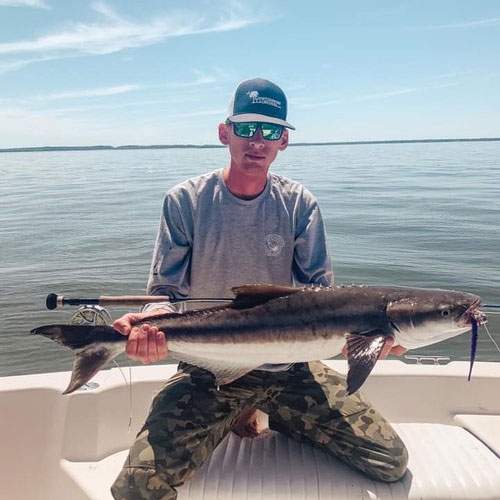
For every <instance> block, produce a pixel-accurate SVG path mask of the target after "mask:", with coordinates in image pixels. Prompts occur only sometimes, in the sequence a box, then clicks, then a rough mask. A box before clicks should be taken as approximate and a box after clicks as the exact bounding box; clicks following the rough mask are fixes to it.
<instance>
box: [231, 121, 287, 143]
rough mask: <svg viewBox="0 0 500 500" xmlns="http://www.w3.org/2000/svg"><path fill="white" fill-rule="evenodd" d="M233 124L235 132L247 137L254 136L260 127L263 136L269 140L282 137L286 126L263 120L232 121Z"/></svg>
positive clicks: (239, 135)
mask: <svg viewBox="0 0 500 500" xmlns="http://www.w3.org/2000/svg"><path fill="white" fill-rule="evenodd" d="M230 123H232V125H233V130H234V133H235V134H236V135H237V136H238V137H245V138H246V139H248V138H250V137H253V136H254V135H255V132H257V129H258V128H260V131H261V132H262V137H263V138H264V139H266V140H268V141H277V140H278V139H281V136H282V135H283V130H284V128H285V127H283V125H275V124H274V123H262V122H241V123H236V122H230Z"/></svg>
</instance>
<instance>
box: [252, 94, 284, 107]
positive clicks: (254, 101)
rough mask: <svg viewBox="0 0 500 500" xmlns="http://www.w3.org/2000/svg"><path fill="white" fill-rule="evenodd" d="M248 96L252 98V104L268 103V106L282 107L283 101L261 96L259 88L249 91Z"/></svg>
mask: <svg viewBox="0 0 500 500" xmlns="http://www.w3.org/2000/svg"><path fill="white" fill-rule="evenodd" d="M247 96H248V97H250V99H251V100H252V104H267V105H268V106H274V107H275V108H278V109H281V101H277V100H276V99H271V98H270V97H259V92H258V91H257V90H251V91H250V92H247Z"/></svg>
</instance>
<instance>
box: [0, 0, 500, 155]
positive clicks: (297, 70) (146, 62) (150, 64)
mask: <svg viewBox="0 0 500 500" xmlns="http://www.w3.org/2000/svg"><path fill="white" fill-rule="evenodd" d="M256 76H260V77H264V78H268V79H270V80H273V81H274V82H276V83H277V84H279V85H280V86H281V87H283V89H284V90H285V91H286V93H287V95H288V99H289V121H290V122H291V123H293V124H294V125H295V126H296V127H297V130H296V131H295V132H293V133H292V136H291V140H292V142H302V141H309V142H311V141H314V142H316V141H356V140H389V139H422V138H449V137H498V136H500V1H498V0H490V1H486V0H485V1H482V0H476V1H472V0H411V1H410V0H408V1H404V0H402V1H396V0H394V1H388V0H387V1H386V0H378V1H372V0H364V1H363V0H361V1H356V2H349V1H342V2H341V1H336V0H330V1H327V0H325V1H319V0H309V1H294V0H272V1H270V0H268V1H261V0H253V1H252V2H245V1H240V0H221V1H217V0H210V1H209V0H205V1H202V0H197V1H195V0H183V1H182V2H179V1H174V0H150V1H147V0H135V1H132V0H121V1H118V0H114V1H88V2H87V1H83V0H0V148H1V147H20V146H42V145H63V146H64V145H66V146H67V145H92V144H111V145H115V146H116V145H120V144H177V143H193V144H215V143H217V124H218V123H219V122H220V121H222V120H224V118H225V116H226V110H227V103H228V101H229V98H230V95H231V93H232V91H233V90H234V88H235V87H236V85H237V84H238V82H240V81H241V80H243V79H246V78H252V77H256Z"/></svg>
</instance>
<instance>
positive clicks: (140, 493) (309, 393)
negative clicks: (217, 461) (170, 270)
mask: <svg viewBox="0 0 500 500" xmlns="http://www.w3.org/2000/svg"><path fill="white" fill-rule="evenodd" d="M251 407H256V408H259V409H260V410H262V411H264V412H266V413H268V414H269V416H270V417H269V426H270V427H271V429H274V430H276V431H279V432H282V433H283V434H285V435H287V436H289V437H291V438H293V439H296V440H299V441H305V442H308V443H311V444H313V445H315V446H319V447H320V448H322V449H324V450H325V451H327V452H328V453H331V454H333V455H335V456H336V457H338V458H339V459H340V460H343V461H344V462H346V463H347V464H349V465H351V466H352V467H354V468H356V469H358V470H360V471H362V472H364V473H365V474H367V475H368V476H370V477H372V478H374V479H377V480H381V481H396V480H398V479H400V478H401V477H402V475H403V474H404V472H405V470H406V464H407V461H408V454H407V451H406V448H405V446H404V444H403V442H402V441H401V439H400V438H399V436H398V435H397V434H396V433H395V431H394V430H393V429H392V427H391V426H390V425H389V424H388V423H387V422H386V421H385V420H384V418H383V417H382V416H381V415H380V414H379V413H377V412H376V411H375V410H374V409H373V408H372V407H371V406H370V404H369V403H368V402H367V401H366V400H365V399H364V398H363V396H362V395H361V394H360V393H359V391H358V392H356V393H355V394H353V395H351V396H346V383H345V379H344V377H342V376H341V375H339V374H337V373H336V372H335V371H333V370H331V369H330V368H328V367H327V366H325V365H324V364H323V363H321V362H312V363H297V364H295V365H294V366H293V367H292V368H290V369H289V370H287V371H283V372H265V371H258V370H255V371H253V372H250V373H249V374H247V375H245V376H244V377H242V378H240V379H239V380H236V381H235V382H233V383H231V384H228V385H225V386H221V387H220V388H219V389H217V387H216V386H215V385H214V378H213V376H212V375H211V374H210V373H209V372H207V371H205V370H202V369H200V368H196V367H194V366H191V365H187V364H185V363H181V364H180V366H179V371H178V372H177V373H176V374H175V375H174V376H173V377H172V378H171V379H170V380H168V382H167V383H166V385H165V387H164V388H163V389H162V390H161V391H160V392H159V393H158V394H157V396H156V397H155V398H154V401H153V404H152V407H151V410H150V413H149V416H148V418H147V419H146V422H145V424H144V426H143V428H142V430H141V431H140V432H139V434H138V435H137V438H136V441H135V443H134V445H133V447H132V448H131V450H130V453H129V457H128V458H127V460H126V462H125V465H124V467H123V469H122V471H121V472H120V474H119V476H118V478H117V479H116V481H115V483H114V484H113V486H112V488H111V492H112V494H113V497H114V498H115V499H116V500H140V499H148V500H171V499H175V498H176V497H177V492H176V487H177V486H180V485H181V484H183V483H185V482H186V481H187V480H189V479H190V477H191V476H192V475H193V474H194V472H195V471H196V470H197V469H199V468H200V467H201V465H202V464H203V462H204V461H205V460H206V459H207V458H208V457H209V456H210V454H211V453H212V451H213V450H214V449H215V448H216V446H217V445H218V444H219V443H220V441H222V439H223V438H224V436H226V434H227V433H228V432H229V431H230V429H231V427H232V425H233V424H234V423H235V422H236V420H237V419H238V417H239V415H240V414H241V413H242V412H243V411H245V410H246V409H248V408H251Z"/></svg>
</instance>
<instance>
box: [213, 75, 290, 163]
mask: <svg viewBox="0 0 500 500" xmlns="http://www.w3.org/2000/svg"><path fill="white" fill-rule="evenodd" d="M286 114H287V101H286V96H285V93H284V92H283V90H281V89H280V88H279V87H278V86H277V85H276V84H274V83H272V82H270V81H269V80H264V79H262V78H255V79H252V80H245V81H244V82H241V83H240V84H239V85H238V87H237V89H236V91H235V92H234V93H233V96H232V97H231V101H230V102H229V110H228V117H227V119H226V122H225V123H221V124H220V125H219V139H220V141H221V142H222V144H225V145H227V146H229V150H230V153H231V164H232V165H233V166H239V167H241V168H244V169H246V168H249V169H251V170H253V169H256V170H262V169H263V168H264V169H265V171H266V172H267V169H268V168H269V166H270V165H271V163H272V162H273V161H274V159H275V158H276V155H277V154H278V151H283V150H284V149H286V147H287V146H288V130H287V129H295V127H293V126H292V125H291V124H290V123H288V122H287V121H286Z"/></svg>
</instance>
